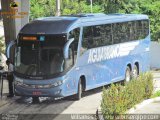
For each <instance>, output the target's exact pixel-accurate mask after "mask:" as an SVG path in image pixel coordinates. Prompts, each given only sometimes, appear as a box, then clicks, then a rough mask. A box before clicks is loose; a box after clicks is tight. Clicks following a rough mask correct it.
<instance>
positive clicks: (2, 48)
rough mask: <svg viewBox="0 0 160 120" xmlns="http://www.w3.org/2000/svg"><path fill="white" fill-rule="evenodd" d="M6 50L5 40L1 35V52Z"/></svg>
mask: <svg viewBox="0 0 160 120" xmlns="http://www.w3.org/2000/svg"><path fill="white" fill-rule="evenodd" d="M4 52H5V41H4V37H0V53H4Z"/></svg>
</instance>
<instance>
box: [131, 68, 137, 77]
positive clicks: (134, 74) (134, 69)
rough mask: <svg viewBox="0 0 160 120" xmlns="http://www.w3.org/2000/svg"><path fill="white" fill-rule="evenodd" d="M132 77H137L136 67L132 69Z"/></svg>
mask: <svg viewBox="0 0 160 120" xmlns="http://www.w3.org/2000/svg"><path fill="white" fill-rule="evenodd" d="M132 77H133V78H137V77H138V67H137V65H134V67H133V72H132Z"/></svg>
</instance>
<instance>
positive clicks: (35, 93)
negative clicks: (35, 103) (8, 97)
mask: <svg viewBox="0 0 160 120" xmlns="http://www.w3.org/2000/svg"><path fill="white" fill-rule="evenodd" d="M41 94H42V92H40V91H34V92H32V95H41Z"/></svg>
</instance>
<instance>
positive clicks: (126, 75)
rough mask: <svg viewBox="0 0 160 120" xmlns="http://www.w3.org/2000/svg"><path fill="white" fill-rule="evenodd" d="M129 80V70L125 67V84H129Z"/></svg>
mask: <svg viewBox="0 0 160 120" xmlns="http://www.w3.org/2000/svg"><path fill="white" fill-rule="evenodd" d="M130 80H131V70H130V68H129V67H128V66H127V69H126V73H125V82H129V81H130Z"/></svg>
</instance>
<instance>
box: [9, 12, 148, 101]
mask: <svg viewBox="0 0 160 120" xmlns="http://www.w3.org/2000/svg"><path fill="white" fill-rule="evenodd" d="M12 43H13V42H12ZM12 45H13V44H12ZM12 45H9V47H8V51H10V48H12ZM149 45H150V29H149V19H148V16H147V15H139V14H109V15H106V14H100V13H99V14H81V15H71V16H61V17H46V18H40V19H37V20H35V21H33V22H31V23H28V24H27V25H25V26H24V27H23V28H22V29H21V31H20V32H19V35H18V37H17V40H16V44H15V46H16V47H15V48H16V49H15V59H14V63H15V64H14V65H15V68H14V77H15V80H14V88H15V94H16V95H19V96H31V97H33V98H38V97H45V96H51V97H65V96H70V95H74V94H75V96H76V98H77V99H80V98H81V95H82V92H83V91H87V90H90V89H93V88H97V87H100V86H103V85H106V84H110V83H113V82H117V81H121V80H126V81H130V79H131V77H137V76H138V74H139V73H140V72H145V71H147V70H149ZM9 54H10V53H9V52H8V56H9Z"/></svg>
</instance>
